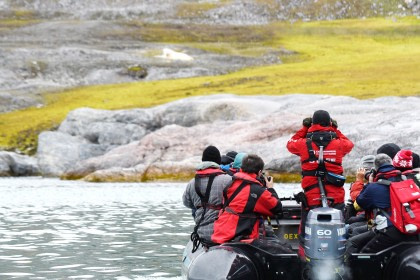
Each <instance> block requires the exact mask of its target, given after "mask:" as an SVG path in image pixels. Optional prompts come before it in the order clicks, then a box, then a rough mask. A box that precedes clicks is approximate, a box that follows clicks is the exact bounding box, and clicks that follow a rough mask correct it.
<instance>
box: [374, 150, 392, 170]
mask: <svg viewBox="0 0 420 280" xmlns="http://www.w3.org/2000/svg"><path fill="white" fill-rule="evenodd" d="M384 165H391V166H392V159H391V158H390V157H389V156H388V155H387V154H377V155H376V157H375V170H376V171H378V169H379V168H380V167H382V166H384Z"/></svg>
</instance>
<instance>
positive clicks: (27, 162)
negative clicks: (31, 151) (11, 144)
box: [0, 152, 40, 176]
mask: <svg viewBox="0 0 420 280" xmlns="http://www.w3.org/2000/svg"><path fill="white" fill-rule="evenodd" d="M37 175H40V170H39V168H38V163H37V160H36V159H35V158H33V157H29V156H25V155H19V154H16V153H13V152H0V176H37Z"/></svg>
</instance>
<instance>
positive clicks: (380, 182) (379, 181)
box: [376, 179, 392, 186]
mask: <svg viewBox="0 0 420 280" xmlns="http://www.w3.org/2000/svg"><path fill="white" fill-rule="evenodd" d="M376 183H378V184H381V185H384V186H390V185H391V183H392V182H391V181H390V180H385V179H379V180H378V181H377V182H376Z"/></svg>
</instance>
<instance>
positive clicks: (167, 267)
mask: <svg viewBox="0 0 420 280" xmlns="http://www.w3.org/2000/svg"><path fill="white" fill-rule="evenodd" d="M185 186H186V183H86V182H82V181H62V180H58V179H44V178H1V179H0V279H118V280H126V279H141V280H159V279H165V280H168V279H171V280H175V279H177V280H178V279H180V274H181V272H180V271H181V256H182V252H183V249H184V248H185V245H186V243H187V242H188V240H189V236H190V233H191V231H192V228H193V219H192V216H191V211H190V210H189V209H187V208H185V207H184V206H183V204H182V194H183V192H184V190H185ZM275 187H276V190H277V192H278V193H279V194H280V195H281V196H291V195H292V194H293V192H295V191H296V189H298V188H299V187H298V185H296V184H295V185H291V184H287V185H279V184H278V185H276V186H275Z"/></svg>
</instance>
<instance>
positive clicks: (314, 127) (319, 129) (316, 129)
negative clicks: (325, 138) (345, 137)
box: [308, 124, 335, 132]
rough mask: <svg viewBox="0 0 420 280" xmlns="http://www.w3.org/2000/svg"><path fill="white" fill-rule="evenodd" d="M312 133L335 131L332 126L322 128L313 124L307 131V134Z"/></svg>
mask: <svg viewBox="0 0 420 280" xmlns="http://www.w3.org/2000/svg"><path fill="white" fill-rule="evenodd" d="M314 131H335V128H334V127H332V126H322V125H320V124H314V125H312V126H311V127H310V128H309V129H308V132H314Z"/></svg>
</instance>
